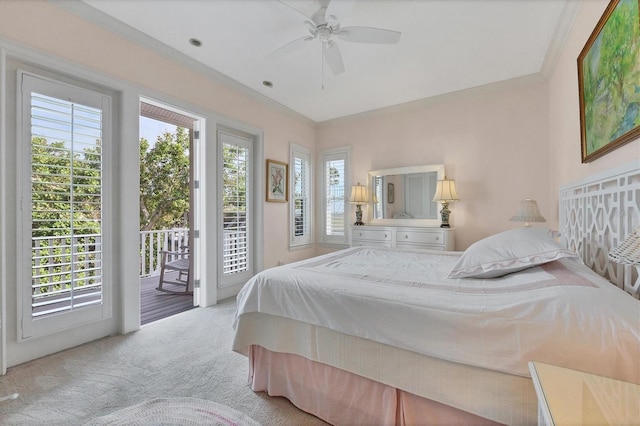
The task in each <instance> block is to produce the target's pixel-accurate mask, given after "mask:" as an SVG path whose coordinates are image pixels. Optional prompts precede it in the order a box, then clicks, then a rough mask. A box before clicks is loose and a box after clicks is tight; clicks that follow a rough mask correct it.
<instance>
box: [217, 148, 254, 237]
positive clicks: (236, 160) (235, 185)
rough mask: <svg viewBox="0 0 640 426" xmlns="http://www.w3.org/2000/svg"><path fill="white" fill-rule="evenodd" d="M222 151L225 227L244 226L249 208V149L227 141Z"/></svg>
mask: <svg viewBox="0 0 640 426" xmlns="http://www.w3.org/2000/svg"><path fill="white" fill-rule="evenodd" d="M222 153H223V161H224V166H223V168H222V208H223V212H224V222H225V228H227V229H230V228H234V229H235V228H242V227H243V226H244V225H245V217H246V210H247V177H248V174H247V173H248V170H247V161H248V158H247V154H248V151H247V149H246V148H243V147H241V146H238V145H233V144H226V143H225V144H224V145H223V147H222Z"/></svg>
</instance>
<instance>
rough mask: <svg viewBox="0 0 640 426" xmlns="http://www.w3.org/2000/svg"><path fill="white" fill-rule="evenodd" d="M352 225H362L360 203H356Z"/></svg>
mask: <svg viewBox="0 0 640 426" xmlns="http://www.w3.org/2000/svg"><path fill="white" fill-rule="evenodd" d="M354 225H358V226H361V225H364V222H363V221H362V207H360V204H356V221H355V223H354Z"/></svg>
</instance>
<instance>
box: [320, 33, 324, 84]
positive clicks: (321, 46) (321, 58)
mask: <svg viewBox="0 0 640 426" xmlns="http://www.w3.org/2000/svg"><path fill="white" fill-rule="evenodd" d="M323 48H324V45H323V44H322V43H320V78H321V80H322V81H321V83H322V84H321V85H322V90H324V55H323V54H322V49H323Z"/></svg>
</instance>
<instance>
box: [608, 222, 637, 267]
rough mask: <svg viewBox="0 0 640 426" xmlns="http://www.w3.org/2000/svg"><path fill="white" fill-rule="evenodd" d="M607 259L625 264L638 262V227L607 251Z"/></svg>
mask: <svg viewBox="0 0 640 426" xmlns="http://www.w3.org/2000/svg"><path fill="white" fill-rule="evenodd" d="M609 260H612V261H613V262H616V263H622V264H625V265H638V264H640V227H638V228H636V230H635V231H633V232H632V233H631V234H629V235H628V236H627V238H625V239H624V240H623V241H622V242H621V243H620V245H619V246H618V247H616V248H614V249H613V250H611V252H609Z"/></svg>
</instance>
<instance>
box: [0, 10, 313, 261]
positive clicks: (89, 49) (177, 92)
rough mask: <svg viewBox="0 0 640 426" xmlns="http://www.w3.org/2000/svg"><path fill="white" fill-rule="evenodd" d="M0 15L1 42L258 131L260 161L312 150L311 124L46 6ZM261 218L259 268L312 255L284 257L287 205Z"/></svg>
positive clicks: (267, 208)
mask: <svg viewBox="0 0 640 426" xmlns="http://www.w3.org/2000/svg"><path fill="white" fill-rule="evenodd" d="M0 12H1V13H0V37H3V38H5V39H7V40H11V41H14V42H16V43H19V44H21V45H25V46H28V47H31V48H35V49H37V50H40V51H43V52H46V53H49V54H51V55H53V56H55V57H57V58H62V59H65V60H68V61H70V62H72V63H77V64H80V65H82V66H85V67H87V68H90V69H94V70H96V71H97V72H99V73H101V74H105V75H109V76H112V77H116V78H118V79H121V80H124V81H129V82H131V83H133V84H135V85H137V86H138V87H141V88H148V89H150V90H153V91H154V92H158V93H161V94H164V95H166V96H169V97H170V98H174V99H177V100H181V101H185V102H188V103H189V104H193V105H197V106H199V107H202V108H203V109H204V110H207V111H211V112H213V113H216V114H219V115H222V116H225V117H228V118H231V119H234V120H238V121H240V122H243V123H246V124H249V125H251V126H253V127H257V128H260V129H262V130H263V132H264V155H265V157H266V158H271V159H276V160H280V161H285V162H288V158H289V142H295V143H297V144H300V145H303V146H307V147H309V148H311V149H313V146H314V144H315V123H313V122H311V121H310V120H307V119H305V118H302V117H301V116H298V115H296V114H293V113H289V112H285V111H284V110H280V109H277V108H274V107H272V106H268V105H266V104H263V103H260V102H257V101H256V100H254V99H251V98H249V97H248V96H247V95H245V94H243V93H240V92H239V91H236V90H234V89H231V88H229V87H228V86H225V85H223V84H221V83H219V82H217V81H214V80H212V79H211V78H208V77H207V76H206V75H203V74H201V73H198V72H197V71H194V70H192V69H189V68H187V67H184V66H181V65H180V64H178V63H176V62H174V61H172V60H171V59H169V58H167V57H164V56H162V55H160V54H157V53H155V52H153V51H150V50H148V49H145V48H143V47H142V46H140V45H138V44H135V43H132V42H130V41H128V40H126V39H124V38H122V37H120V36H118V35H115V34H113V33H111V32H109V31H106V30H105V29H103V28H101V27H98V26H96V25H94V24H92V23H89V22H87V21H85V20H82V19H80V18H79V17H77V16H75V15H73V14H71V13H68V12H66V11H65V10H63V9H61V8H59V7H56V6H54V5H51V4H50V3H47V2H46V1H42V0H30V1H0ZM211 142H213V141H208V143H211ZM264 219H265V223H266V224H268V226H265V232H264V241H265V247H264V248H265V250H264V266H265V267H271V266H275V265H276V264H277V262H278V261H279V260H281V261H284V262H291V261H294V260H299V259H302V258H305V257H309V256H311V255H312V254H313V250H298V251H294V252H289V250H288V233H289V229H288V205H287V204H281V203H265V205H264Z"/></svg>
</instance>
